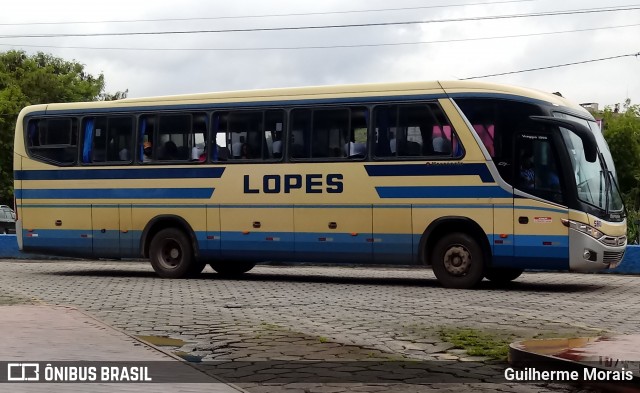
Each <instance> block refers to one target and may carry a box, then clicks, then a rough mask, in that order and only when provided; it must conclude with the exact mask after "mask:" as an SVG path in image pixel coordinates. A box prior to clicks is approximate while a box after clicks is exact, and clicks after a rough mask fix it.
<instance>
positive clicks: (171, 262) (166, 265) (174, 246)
mask: <svg viewBox="0 0 640 393" xmlns="http://www.w3.org/2000/svg"><path fill="white" fill-rule="evenodd" d="M182 256H183V253H182V247H181V246H180V243H179V242H178V241H177V240H175V239H165V240H164V242H163V243H162V247H160V250H159V251H158V262H159V264H160V266H161V267H162V268H163V269H169V270H170V269H175V268H177V267H178V266H180V264H181V263H182Z"/></svg>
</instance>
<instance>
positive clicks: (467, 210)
mask: <svg viewBox="0 0 640 393" xmlns="http://www.w3.org/2000/svg"><path fill="white" fill-rule="evenodd" d="M412 215H413V238H414V243H413V245H414V252H415V253H416V255H419V254H418V253H419V251H420V250H419V249H418V247H419V245H420V239H421V238H422V235H423V234H424V231H425V230H426V228H427V227H428V226H429V224H431V223H432V222H433V221H435V220H437V219H439V218H441V217H443V216H448V217H452V218H453V217H458V218H463V219H468V220H471V221H472V222H475V223H476V224H478V225H479V226H480V228H481V229H482V230H483V231H484V233H485V234H486V236H487V238H488V239H491V238H492V235H493V205H490V204H484V203H477V204H462V203H461V204H457V205H438V204H435V203H434V204H431V205H422V204H421V205H413V209H412ZM477 240H478V241H484V239H477ZM425 251H426V257H427V260H428V259H429V258H430V253H431V251H433V250H425Z"/></svg>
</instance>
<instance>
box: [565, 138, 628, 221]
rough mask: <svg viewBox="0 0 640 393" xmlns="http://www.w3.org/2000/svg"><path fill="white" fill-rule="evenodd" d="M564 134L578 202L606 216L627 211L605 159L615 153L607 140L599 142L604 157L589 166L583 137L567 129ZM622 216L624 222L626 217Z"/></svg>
mask: <svg viewBox="0 0 640 393" xmlns="http://www.w3.org/2000/svg"><path fill="white" fill-rule="evenodd" d="M561 132H562V137H563V139H564V142H565V144H566V146H567V148H568V149H569V156H570V158H571V166H572V169H573V174H574V175H575V180H576V186H577V192H578V198H579V199H580V200H581V201H583V202H586V203H588V204H590V205H592V206H594V207H596V208H598V209H599V210H601V211H602V212H604V213H605V214H610V213H613V212H621V211H622V210H623V209H624V207H623V204H622V198H621V196H620V193H619V191H618V187H617V181H616V179H615V172H612V171H610V170H609V169H608V168H607V167H608V165H606V164H608V161H609V160H607V158H606V156H605V155H606V154H608V155H609V156H610V155H611V153H609V149H608V147H607V146H606V143H605V142H604V138H602V137H600V138H596V140H597V141H598V150H599V151H600V154H598V157H597V159H596V161H595V162H588V161H587V160H586V159H585V156H584V146H583V144H582V140H581V139H580V137H579V136H578V135H576V134H574V133H573V132H571V131H569V130H567V129H565V128H561ZM601 141H602V142H601ZM611 163H613V160H611ZM612 168H613V167H612ZM619 216H620V218H622V215H619Z"/></svg>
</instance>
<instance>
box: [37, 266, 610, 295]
mask: <svg viewBox="0 0 640 393" xmlns="http://www.w3.org/2000/svg"><path fill="white" fill-rule="evenodd" d="M42 274H47V275H55V276H66V277H105V278H153V279H158V280H161V278H159V277H158V276H157V275H156V274H155V272H153V271H148V270H145V271H142V270H122V269H104V268H103V269H100V268H98V267H96V268H95V269H82V270H63V271H50V272H46V273H44V272H43V273H42ZM185 280H198V281H205V280H215V281H231V282H234V281H236V282H283V283H285V282H291V283H314V284H348V285H374V286H396V287H418V288H440V289H442V290H443V291H460V289H445V288H442V287H441V286H440V284H439V283H438V281H437V280H436V279H435V278H433V277H416V278H410V277H358V276H335V275H334V276H332V275H324V274H291V273H261V272H257V271H256V272H249V273H245V274H244V275H241V276H239V277H228V276H221V275H220V274H218V273H213V272H210V271H205V272H203V273H202V274H201V275H200V276H198V277H196V278H190V279H185ZM604 288H606V284H598V285H594V284H587V283H585V284H580V283H575V282H574V283H544V282H526V281H518V280H516V281H514V282H511V283H509V284H507V285H496V284H495V283H492V282H491V281H487V280H484V281H482V282H481V283H480V285H479V286H478V288H475V289H472V290H474V291H475V290H482V291H505V292H512V293H518V292H523V293H526V292H538V293H581V292H593V291H599V290H602V289H604Z"/></svg>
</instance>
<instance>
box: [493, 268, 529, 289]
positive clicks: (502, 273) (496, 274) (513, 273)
mask: <svg viewBox="0 0 640 393" xmlns="http://www.w3.org/2000/svg"><path fill="white" fill-rule="evenodd" d="M522 272H524V269H517V268H506V267H505V268H499V267H493V268H488V269H487V271H486V272H485V274H484V276H485V277H486V278H487V280H489V281H491V282H493V283H495V284H498V285H504V284H507V283H509V282H511V281H513V280H515V279H516V278H518V277H520V275H521V274H522Z"/></svg>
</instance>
